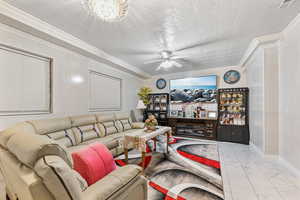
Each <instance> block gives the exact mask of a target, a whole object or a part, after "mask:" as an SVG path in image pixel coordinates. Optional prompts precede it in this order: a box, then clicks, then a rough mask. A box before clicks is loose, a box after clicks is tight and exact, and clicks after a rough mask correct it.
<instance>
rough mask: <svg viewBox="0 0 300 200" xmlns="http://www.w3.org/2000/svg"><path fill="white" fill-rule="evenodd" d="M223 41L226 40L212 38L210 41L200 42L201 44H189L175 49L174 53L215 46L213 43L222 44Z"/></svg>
mask: <svg viewBox="0 0 300 200" xmlns="http://www.w3.org/2000/svg"><path fill="white" fill-rule="evenodd" d="M224 40H226V39H224V38H223V39H220V38H219V39H218V38H212V39H210V40H207V41H201V42H198V43H196V44H190V45H188V46H185V47H182V48H179V49H176V50H175V51H174V52H179V51H183V50H187V49H193V48H198V47H204V46H207V45H212V44H215V43H218V42H222V41H224Z"/></svg>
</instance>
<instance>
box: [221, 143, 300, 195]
mask: <svg viewBox="0 0 300 200" xmlns="http://www.w3.org/2000/svg"><path fill="white" fill-rule="evenodd" d="M219 153H220V160H221V166H222V176H223V183H224V191H225V198H226V200H300V177H296V176H295V175H293V174H291V173H290V172H289V171H288V170H287V168H285V167H284V166H282V165H281V164H280V163H278V161H276V160H274V159H267V158H264V157H262V156H261V155H260V154H258V153H257V152H256V151H255V150H254V149H253V148H251V147H250V146H247V145H239V144H231V143H219Z"/></svg>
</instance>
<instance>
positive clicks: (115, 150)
mask: <svg viewBox="0 0 300 200" xmlns="http://www.w3.org/2000/svg"><path fill="white" fill-rule="evenodd" d="M142 128H143V124H142V123H133V122H132V120H131V118H130V115H129V114H128V113H106V114H103V113H102V114H95V115H94V114H91V115H83V116H71V117H65V118H56V119H46V120H34V121H26V122H22V123H19V124H17V125H15V126H14V127H12V128H9V129H7V130H4V131H2V132H0V169H1V171H2V173H3V176H4V180H5V184H6V191H7V193H8V195H9V197H10V198H11V199H12V200H15V199H17V198H18V199H19V200H54V199H64V200H66V199H72V200H75V199H76V200H77V199H78V200H83V199H85V200H96V199H97V200H102V199H103V200H104V199H120V200H143V199H147V181H146V179H145V178H144V177H143V176H141V172H142V170H141V168H140V167H138V166H134V165H128V166H125V167H121V168H118V169H117V170H115V171H114V172H112V173H111V174H109V175H108V176H106V177H105V178H103V179H101V180H100V181H98V182H97V183H95V184H93V185H91V186H89V187H87V186H86V182H85V181H84V180H83V179H82V177H81V176H80V175H79V174H77V173H76V172H75V171H74V170H73V169H72V159H71V156H70V153H72V152H74V151H77V150H79V149H81V148H84V147H85V146H87V145H88V144H91V143H93V142H101V143H103V144H105V145H106V146H107V147H108V148H109V149H110V151H111V152H112V154H113V155H114V156H116V155H118V154H121V153H123V149H122V147H121V146H120V145H121V142H122V138H123V137H124V135H125V134H126V133H129V132H133V131H142ZM54 172H55V173H54Z"/></svg>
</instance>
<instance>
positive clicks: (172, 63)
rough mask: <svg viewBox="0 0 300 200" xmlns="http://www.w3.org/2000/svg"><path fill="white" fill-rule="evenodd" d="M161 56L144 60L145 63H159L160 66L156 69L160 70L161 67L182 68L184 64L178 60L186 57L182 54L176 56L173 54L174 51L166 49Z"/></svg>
mask: <svg viewBox="0 0 300 200" xmlns="http://www.w3.org/2000/svg"><path fill="white" fill-rule="evenodd" d="M159 54H160V58H159V59H155V60H150V61H146V62H144V64H152V63H159V62H160V64H159V66H158V67H157V68H156V71H159V70H161V69H165V70H168V69H169V68H171V67H178V68H181V67H183V65H182V64H181V63H179V62H178V60H180V59H183V58H184V57H181V56H175V55H173V52H172V51H168V50H164V51H161V52H160V53H159Z"/></svg>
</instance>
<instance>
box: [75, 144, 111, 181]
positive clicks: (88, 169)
mask: <svg viewBox="0 0 300 200" xmlns="http://www.w3.org/2000/svg"><path fill="white" fill-rule="evenodd" d="M72 158H73V162H74V170H76V171H77V172H78V173H79V174H80V175H81V176H82V177H83V178H84V179H85V180H86V181H87V183H88V185H92V184H94V183H96V182H97V181H99V180H100V179H102V178H103V177H104V176H106V175H107V174H109V173H111V172H112V171H113V170H115V169H116V164H115V162H114V159H113V156H112V154H111V152H110V151H109V150H108V149H107V147H106V146H105V145H103V144H101V143H94V144H91V145H89V146H88V147H86V148H84V149H81V150H79V151H78V152H74V153H72Z"/></svg>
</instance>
